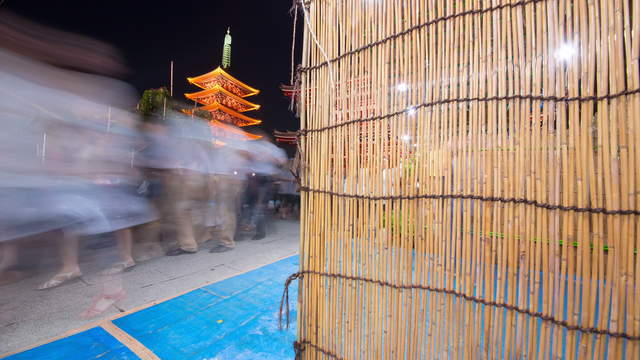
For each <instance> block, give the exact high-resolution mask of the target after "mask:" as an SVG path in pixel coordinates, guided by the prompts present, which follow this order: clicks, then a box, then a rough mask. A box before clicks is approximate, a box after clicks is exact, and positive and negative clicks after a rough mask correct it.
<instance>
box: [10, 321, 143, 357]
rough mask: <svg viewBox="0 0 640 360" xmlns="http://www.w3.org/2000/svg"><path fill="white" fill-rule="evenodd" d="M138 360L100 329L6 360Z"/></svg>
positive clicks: (90, 330) (93, 329)
mask: <svg viewBox="0 0 640 360" xmlns="http://www.w3.org/2000/svg"><path fill="white" fill-rule="evenodd" d="M34 359H38V360H68V359H83V360H84V359H87V360H88V359H100V360H134V359H135V360H138V359H140V358H139V357H137V356H136V355H135V354H134V353H133V352H131V350H129V349H128V348H126V347H125V346H124V345H122V344H121V343H120V342H119V341H118V340H116V338H114V337H113V336H111V335H110V334H109V333H108V332H106V331H105V330H104V329H102V328H100V327H96V328H92V329H89V330H86V331H83V332H81V333H78V334H75V335H72V336H69V337H66V338H63V339H60V340H57V341H54V342H50V343H48V344H45V345H42V346H38V347H37V348H33V349H31V350H27V351H24V352H21V353H18V354H15V355H12V356H9V357H7V358H5V360H34Z"/></svg>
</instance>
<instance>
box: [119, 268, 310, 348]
mask: <svg viewBox="0 0 640 360" xmlns="http://www.w3.org/2000/svg"><path fill="white" fill-rule="evenodd" d="M297 270H298V257H297V256H295V257H291V258H287V259H284V260H281V261H278V262H276V263H273V264H270V265H267V266H265V267H262V268H260V269H257V270H254V271H251V272H248V273H245V274H242V275H239V276H235V277H233V278H230V279H227V280H224V281H221V282H218V283H215V284H212V285H208V286H205V287H203V288H200V289H198V290H194V291H192V292H189V293H187V294H184V295H182V296H179V297H176V298H174V299H171V300H168V301H165V302H163V303H161V304H158V305H155V306H152V307H150V308H147V309H144V310H141V311H139V312H136V313H134V314H131V315H128V316H125V317H123V318H120V319H117V320H114V323H115V324H116V325H117V326H118V327H120V328H121V329H122V330H124V331H125V332H127V333H128V334H129V335H131V336H133V337H134V338H136V339H137V340H138V341H140V342H141V343H142V344H143V345H145V346H146V347H147V348H149V349H150V350H151V351H153V352H154V353H155V354H156V355H158V357H160V358H161V359H216V360H217V359H238V360H242V359H292V358H293V357H294V352H293V348H292V343H293V341H294V340H295V325H294V326H292V327H291V328H290V329H289V330H287V331H280V330H278V308H279V305H280V298H281V296H282V291H283V286H284V281H285V280H286V278H287V277H288V276H289V275H290V274H292V273H294V272H296V271H297ZM289 293H290V304H291V307H292V309H293V308H294V307H295V304H296V303H297V284H296V283H294V284H292V286H291V289H290V291H289ZM291 316H292V319H294V320H295V310H293V311H292V313H291Z"/></svg>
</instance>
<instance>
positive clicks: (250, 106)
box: [184, 85, 260, 112]
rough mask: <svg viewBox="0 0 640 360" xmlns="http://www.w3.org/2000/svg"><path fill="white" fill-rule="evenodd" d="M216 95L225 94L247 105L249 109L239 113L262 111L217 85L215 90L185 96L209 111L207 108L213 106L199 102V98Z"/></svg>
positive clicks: (256, 105)
mask: <svg viewBox="0 0 640 360" xmlns="http://www.w3.org/2000/svg"><path fill="white" fill-rule="evenodd" d="M215 93H221V94H224V95H225V96H227V97H229V98H231V99H233V100H235V101H238V102H239V103H242V104H243V105H245V106H246V107H247V108H246V109H242V110H239V112H245V111H251V110H258V109H260V105H258V104H254V103H252V102H249V101H247V100H245V99H243V98H241V97H239V96H238V95H236V94H233V93H231V92H230V91H227V90H226V89H225V88H223V87H221V86H219V85H216V86H214V87H213V88H210V89H205V90H201V91H198V92H194V93H186V94H184V96H185V97H187V98H188V99H191V100H193V101H196V102H198V103H199V104H202V105H204V106H203V107H202V108H201V109H203V110H208V109H207V107H209V106H211V105H212V104H209V105H207V104H205V103H203V102H201V101H198V98H201V97H206V96H210V95H213V94H215Z"/></svg>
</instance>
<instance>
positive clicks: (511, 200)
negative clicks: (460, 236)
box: [300, 186, 640, 216]
mask: <svg viewBox="0 0 640 360" xmlns="http://www.w3.org/2000/svg"><path fill="white" fill-rule="evenodd" d="M300 191H304V192H311V193H317V194H326V195H331V196H337V197H344V198H348V199H359V200H374V201H378V200H418V199H429V200H445V199H463V200H479V201H488V202H501V203H513V204H524V205H530V206H535V207H538V208H542V209H547V210H560V211H575V212H578V213H590V214H604V215H635V216H638V215H640V210H609V209H605V208H590V207H579V206H573V205H572V206H566V205H554V204H547V203H541V202H539V201H537V200H530V199H524V198H502V197H497V196H480V195H471V194H435V195H434V194H422V195H386V196H369V195H357V194H346V193H338V192H333V191H329V190H319V189H311V188H309V187H306V186H302V187H300Z"/></svg>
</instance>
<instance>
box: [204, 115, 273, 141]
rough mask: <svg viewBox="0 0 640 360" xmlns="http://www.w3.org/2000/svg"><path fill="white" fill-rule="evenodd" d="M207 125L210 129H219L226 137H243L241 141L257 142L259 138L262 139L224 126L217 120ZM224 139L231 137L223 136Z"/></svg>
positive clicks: (226, 125) (232, 127)
mask: <svg viewBox="0 0 640 360" xmlns="http://www.w3.org/2000/svg"><path fill="white" fill-rule="evenodd" d="M209 125H210V126H211V127H217V128H219V129H221V130H222V131H223V132H225V133H227V134H228V135H230V134H232V135H236V136H237V137H243V138H244V139H243V140H258V139H260V138H262V136H260V135H255V134H251V133H248V132H246V131H243V130H240V129H238V128H236V127H234V126H231V125H228V124H225V123H223V122H220V121H218V120H211V121H209ZM223 137H224V138H231V136H223Z"/></svg>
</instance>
